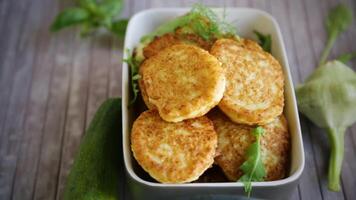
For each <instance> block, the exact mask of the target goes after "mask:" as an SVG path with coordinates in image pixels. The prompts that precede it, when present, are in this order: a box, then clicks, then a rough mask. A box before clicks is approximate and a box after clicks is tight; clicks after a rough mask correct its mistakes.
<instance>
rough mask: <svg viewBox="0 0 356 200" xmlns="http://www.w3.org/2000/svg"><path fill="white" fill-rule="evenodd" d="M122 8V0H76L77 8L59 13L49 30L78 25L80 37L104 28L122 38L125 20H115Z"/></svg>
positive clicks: (125, 24)
mask: <svg viewBox="0 0 356 200" xmlns="http://www.w3.org/2000/svg"><path fill="white" fill-rule="evenodd" d="M122 7H123V2H122V0H101V1H97V0H78V1H77V6H76V7H73V8H67V9H65V10H63V11H62V12H60V13H59V14H58V15H57V16H56V18H55V20H54V22H53V23H52V25H51V27H50V30H51V31H53V32H56V31H59V30H61V29H63V28H66V27H69V26H74V25H80V26H81V35H82V36H87V35H88V34H90V33H92V32H94V31H95V30H97V29H99V28H106V29H107V30H108V31H110V32H112V33H114V34H115V35H116V36H117V37H119V38H124V36H125V31H126V26H127V19H121V20H117V19H115V18H116V16H117V15H118V14H119V13H120V12H121V9H122Z"/></svg>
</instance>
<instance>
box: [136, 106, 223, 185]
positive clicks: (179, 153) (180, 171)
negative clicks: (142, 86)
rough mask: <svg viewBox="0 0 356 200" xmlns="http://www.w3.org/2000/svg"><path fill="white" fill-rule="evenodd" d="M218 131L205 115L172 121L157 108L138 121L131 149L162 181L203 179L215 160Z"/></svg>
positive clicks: (182, 181)
mask: <svg viewBox="0 0 356 200" xmlns="http://www.w3.org/2000/svg"><path fill="white" fill-rule="evenodd" d="M216 146H217V134H216V132H215V130H214V126H213V124H212V122H211V121H210V120H209V119H208V118H207V117H205V116H203V117H199V118H195V119H190V120H185V121H183V122H178V123H171V122H166V121H164V120H162V119H161V118H160V116H159V114H158V112H157V111H156V110H149V111H145V112H143V113H142V114H141V115H140V116H139V117H138V118H137V119H136V121H135V122H134V124H133V127H132V132H131V149H132V152H133V155H134V157H135V158H136V160H137V162H138V163H139V164H140V165H141V166H142V168H143V169H144V170H145V171H147V172H148V173H149V174H150V175H151V176H152V177H153V178H154V179H156V180H157V181H159V182H162V183H186V182H191V181H194V180H196V179H198V178H199V176H200V175H201V174H203V172H204V171H205V170H206V169H208V168H209V167H210V166H211V165H212V164H213V162H214V155H215V150H216Z"/></svg>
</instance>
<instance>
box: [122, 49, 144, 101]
mask: <svg viewBox="0 0 356 200" xmlns="http://www.w3.org/2000/svg"><path fill="white" fill-rule="evenodd" d="M127 54H128V55H129V56H128V57H127V58H126V59H124V61H125V62H126V63H127V64H128V65H129V67H130V81H131V89H132V98H131V100H130V103H129V105H132V104H133V103H135V101H136V99H137V97H138V93H139V92H140V90H139V89H138V80H139V79H140V78H141V77H140V75H139V74H138V70H139V66H140V62H139V61H138V60H137V59H136V58H135V56H134V53H130V51H129V50H127Z"/></svg>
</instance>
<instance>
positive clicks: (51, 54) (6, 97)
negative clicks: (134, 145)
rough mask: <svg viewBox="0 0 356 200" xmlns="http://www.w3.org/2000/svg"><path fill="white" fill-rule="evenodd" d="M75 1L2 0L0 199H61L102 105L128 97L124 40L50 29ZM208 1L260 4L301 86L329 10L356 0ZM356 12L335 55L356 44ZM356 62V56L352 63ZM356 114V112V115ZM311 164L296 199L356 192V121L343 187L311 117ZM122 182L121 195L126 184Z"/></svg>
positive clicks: (136, 6) (131, 9)
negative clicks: (335, 180)
mask: <svg viewBox="0 0 356 200" xmlns="http://www.w3.org/2000/svg"><path fill="white" fill-rule="evenodd" d="M73 2H74V0H16V1H12V0H0V34H1V37H0V199H1V200H3V199H4V200H6V199H21V200H27V199H46V200H47V199H61V198H62V195H63V189H64V185H65V181H66V177H67V175H68V172H69V169H70V167H71V165H72V163H73V157H74V155H75V154H76V152H77V150H78V146H79V144H80V141H81V138H82V136H83V134H84V131H85V129H86V128H87V127H88V124H89V122H90V121H91V119H92V117H93V115H94V113H95V111H96V109H97V108H98V106H99V105H100V104H101V103H102V102H103V101H104V100H105V99H106V98H108V97H115V96H120V95H121V63H122V52H123V49H122V46H123V44H122V41H118V40H116V39H114V38H112V37H110V36H100V37H95V38H91V39H82V38H80V37H79V30H77V29H76V28H70V29H66V30H63V31H61V32H59V33H56V34H52V33H49V31H48V27H49V25H50V23H51V21H52V20H53V18H54V16H55V15H56V13H57V12H58V11H59V10H62V9H63V8H66V7H69V6H71V5H73ZM195 2H197V1H192V0H185V1H179V0H170V1H167V0H126V2H125V3H126V4H125V8H124V12H123V14H122V17H130V16H132V15H133V14H135V13H136V12H138V11H140V10H144V9H147V8H153V7H189V6H190V5H192V4H193V3H195ZM199 2H202V3H204V4H206V5H209V6H218V7H223V6H232V7H253V8H258V9H261V10H265V11H267V12H268V13H271V14H272V15H273V16H274V17H275V18H276V20H277V22H278V23H279V25H280V28H281V30H282V34H283V39H284V41H285V44H286V48H287V54H288V59H289V63H290V67H291V73H292V76H293V81H294V84H295V85H297V84H298V83H301V82H302V81H303V80H305V78H306V77H307V76H308V75H309V74H310V73H311V72H312V71H313V70H314V69H315V66H316V65H317V61H318V58H319V57H320V54H321V51H322V49H323V48H324V45H325V41H326V32H325V30H324V19H325V16H326V15H327V12H328V10H329V9H330V8H331V7H333V6H334V5H336V4H338V3H340V2H344V3H345V4H347V5H348V6H349V7H350V8H351V9H352V10H353V12H354V13H355V15H356V1H355V0H324V1H319V0H269V1H267V0H225V1H223V0H206V1H199ZM355 38H356V20H354V22H353V24H352V27H351V29H349V30H348V31H347V32H346V33H345V34H343V35H341V37H340V38H339V39H338V40H337V43H336V45H335V47H334V48H333V50H332V54H331V57H332V58H334V57H336V56H337V55H339V54H341V53H345V52H351V51H353V52H354V51H356V42H355ZM350 66H351V67H352V68H353V69H354V70H355V69H356V61H355V60H354V61H353V62H351V63H350ZM355 114H356V113H355ZM300 117H301V125H302V131H303V142H304V147H305V155H306V157H305V158H306V166H305V170H304V173H303V176H302V178H301V180H300V184H299V186H298V188H297V189H296V190H295V192H294V193H293V195H292V196H291V197H290V199H305V200H309V199H311V200H319V199H330V200H334V199H347V200H352V199H356V176H355V175H354V172H356V125H354V126H352V127H351V128H349V129H348V131H347V134H346V139H345V161H344V164H343V169H342V177H341V179H342V190H341V192H337V193H335V192H330V191H329V190H328V189H327V177H326V173H327V164H328V163H327V162H328V153H329V144H328V141H327V137H326V134H325V132H324V131H323V130H321V129H319V128H318V127H316V126H314V125H313V124H311V123H310V121H308V120H307V119H306V118H305V117H303V116H302V115H301V116H300ZM126 187H127V186H126V185H124V184H122V185H121V187H120V189H121V190H122V194H124V193H125V192H126Z"/></svg>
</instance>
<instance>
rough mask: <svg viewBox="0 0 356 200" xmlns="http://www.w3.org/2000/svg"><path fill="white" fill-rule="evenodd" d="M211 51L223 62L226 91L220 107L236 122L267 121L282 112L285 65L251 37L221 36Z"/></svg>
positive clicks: (253, 122)
mask: <svg viewBox="0 0 356 200" xmlns="http://www.w3.org/2000/svg"><path fill="white" fill-rule="evenodd" d="M210 52H211V54H212V55H214V56H216V57H217V58H218V60H219V61H221V62H222V64H223V68H224V69H225V76H226V90H225V93H224V97H223V99H222V100H221V102H220V103H219V107H220V109H221V110H222V111H223V112H224V113H225V114H226V115H227V116H228V117H229V118H230V119H231V120H232V121H234V122H237V123H242V124H249V125H253V124H266V123H269V122H271V121H273V120H274V119H275V118H276V117H277V116H279V115H280V114H281V113H282V111H283V106H284V96H283V92H284V77H283V72H282V67H281V66H280V64H279V63H278V61H277V60H276V59H275V58H274V57H273V56H271V55H270V54H269V53H267V52H265V51H263V49H262V48H261V47H259V45H258V44H257V43H256V42H254V41H251V40H247V39H243V40H241V41H235V40H231V39H219V40H217V41H216V42H215V43H214V45H213V47H212V48H211V51H210Z"/></svg>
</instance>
